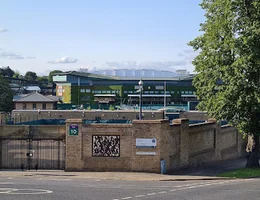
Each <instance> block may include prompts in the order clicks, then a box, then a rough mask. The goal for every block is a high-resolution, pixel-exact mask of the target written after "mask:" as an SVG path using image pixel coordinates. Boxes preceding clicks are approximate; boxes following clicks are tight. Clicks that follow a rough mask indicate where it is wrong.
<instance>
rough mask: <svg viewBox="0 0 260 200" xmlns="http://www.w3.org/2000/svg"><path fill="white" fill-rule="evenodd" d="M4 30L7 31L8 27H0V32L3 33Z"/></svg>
mask: <svg viewBox="0 0 260 200" xmlns="http://www.w3.org/2000/svg"><path fill="white" fill-rule="evenodd" d="M5 32H8V29H6V28H0V33H5Z"/></svg>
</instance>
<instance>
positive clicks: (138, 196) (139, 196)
mask: <svg viewBox="0 0 260 200" xmlns="http://www.w3.org/2000/svg"><path fill="white" fill-rule="evenodd" d="M141 197H145V195H143V194H142V195H137V196H135V198H141Z"/></svg>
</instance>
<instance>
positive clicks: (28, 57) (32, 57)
mask: <svg viewBox="0 0 260 200" xmlns="http://www.w3.org/2000/svg"><path fill="white" fill-rule="evenodd" d="M35 58H36V57H34V56H27V57H26V59H35Z"/></svg>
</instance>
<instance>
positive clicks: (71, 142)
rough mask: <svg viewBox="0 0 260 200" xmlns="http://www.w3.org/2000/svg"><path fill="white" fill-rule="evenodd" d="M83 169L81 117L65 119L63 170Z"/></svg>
mask: <svg viewBox="0 0 260 200" xmlns="http://www.w3.org/2000/svg"><path fill="white" fill-rule="evenodd" d="M83 169H84V157H83V134H82V119H67V120H66V164H65V171H82V170H83Z"/></svg>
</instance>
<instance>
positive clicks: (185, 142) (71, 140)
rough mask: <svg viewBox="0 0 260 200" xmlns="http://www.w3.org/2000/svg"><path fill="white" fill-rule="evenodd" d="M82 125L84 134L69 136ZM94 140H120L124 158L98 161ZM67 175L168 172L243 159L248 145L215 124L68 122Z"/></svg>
mask: <svg viewBox="0 0 260 200" xmlns="http://www.w3.org/2000/svg"><path fill="white" fill-rule="evenodd" d="M72 124H78V126H79V129H80V131H79V134H78V135H77V136H69V135H68V131H69V126H70V125H72ZM93 136H105V137H106V136H109V137H111V136H119V137H120V155H118V156H117V157H109V156H103V157H102V156H94V155H93V149H94V147H93V141H94V140H93ZM137 138H155V139H156V141H157V145H156V147H155V148H138V147H136V139H137ZM66 144H67V151H66V163H67V165H66V170H67V171H75V170H78V171H84V170H86V171H142V172H155V173H160V170H161V166H160V162H161V160H164V161H165V163H166V171H167V172H171V171H174V170H176V169H179V168H184V167H190V166H196V165H201V164H204V163H208V162H214V161H218V160H225V159H231V158H236V157H240V156H242V155H243V152H244V150H243V147H244V141H243V140H242V138H241V137H239V135H238V134H237V130H236V129H235V128H234V127H227V126H224V127H220V126H219V125H218V124H217V123H216V121H215V120H209V122H207V123H202V124H196V125H189V120H187V119H176V120H173V123H172V124H171V125H170V124H169V121H168V120H141V121H139V120H134V121H133V123H132V124H89V125H85V126H83V125H82V119H78V120H77V119H70V120H68V121H67V136H66Z"/></svg>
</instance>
